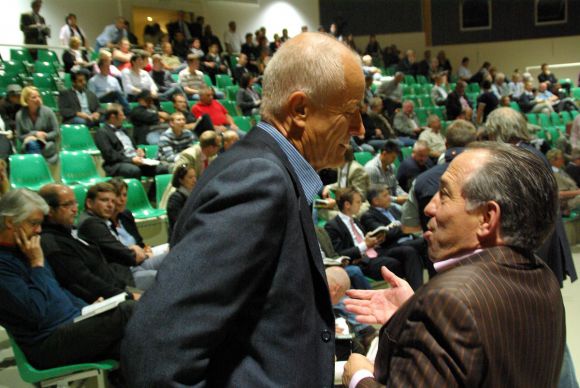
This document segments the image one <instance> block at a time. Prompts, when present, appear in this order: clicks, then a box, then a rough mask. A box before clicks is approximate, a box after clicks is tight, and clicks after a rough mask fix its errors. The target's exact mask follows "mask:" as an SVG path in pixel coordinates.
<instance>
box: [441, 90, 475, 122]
mask: <svg viewBox="0 0 580 388" xmlns="http://www.w3.org/2000/svg"><path fill="white" fill-rule="evenodd" d="M464 97H465V99H466V100H467V95H466V96H464ZM467 104H468V105H469V106H470V107H471V103H470V102H469V100H468V101H467ZM445 109H446V111H447V120H455V119H456V118H457V116H459V115H460V114H461V111H462V108H461V102H460V96H459V94H457V92H456V91H453V92H451V93H449V95H448V96H447V102H446V103H445Z"/></svg>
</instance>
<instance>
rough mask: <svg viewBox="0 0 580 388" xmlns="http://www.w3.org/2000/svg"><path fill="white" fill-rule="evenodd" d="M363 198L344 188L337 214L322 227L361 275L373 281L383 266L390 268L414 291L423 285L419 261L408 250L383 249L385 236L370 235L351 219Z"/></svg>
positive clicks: (357, 193) (339, 198)
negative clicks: (359, 268)
mask: <svg viewBox="0 0 580 388" xmlns="http://www.w3.org/2000/svg"><path fill="white" fill-rule="evenodd" d="M362 199H363V198H362V195H361V194H360V193H359V192H358V191H356V190H355V189H353V188H346V189H344V190H342V191H341V192H340V193H339V194H338V201H337V205H338V209H339V210H340V213H339V214H338V215H337V216H336V217H335V218H333V219H332V220H330V221H328V222H327V223H326V225H325V226H324V229H326V231H327V233H328V236H329V237H330V239H331V241H332V246H333V247H334V249H335V250H336V252H338V254H339V255H342V256H348V257H350V258H351V259H352V260H353V263H354V264H357V265H359V266H360V267H361V269H362V271H363V273H364V274H365V275H366V276H369V277H371V278H373V279H376V280H379V279H381V275H380V269H381V267H382V266H387V267H389V268H391V269H392V270H393V271H395V272H396V273H398V274H400V275H401V276H403V277H405V278H406V279H408V281H409V282H410V283H411V284H412V286H413V289H415V288H418V287H419V286H420V285H421V284H423V268H422V265H421V259H420V258H419V256H418V255H417V254H416V253H415V251H413V248H409V247H394V248H391V247H389V248H387V249H383V248H382V246H381V244H382V243H383V241H384V240H385V236H386V234H385V233H384V232H383V233H380V234H378V235H374V236H373V235H371V234H370V233H369V232H371V231H372V229H371V230H367V229H365V228H364V227H363V225H362V224H361V223H360V222H359V221H358V220H355V219H354V216H355V215H357V214H358V213H359V210H360V207H361V205H362Z"/></svg>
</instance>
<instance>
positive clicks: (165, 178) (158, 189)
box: [155, 174, 173, 207]
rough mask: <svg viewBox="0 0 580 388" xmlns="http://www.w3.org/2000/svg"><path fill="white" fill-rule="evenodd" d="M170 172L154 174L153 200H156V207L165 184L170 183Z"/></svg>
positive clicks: (171, 176)
mask: <svg viewBox="0 0 580 388" xmlns="http://www.w3.org/2000/svg"><path fill="white" fill-rule="evenodd" d="M172 178H173V175H172V174H160V175H156V176H155V201H156V202H157V207H159V203H161V197H163V193H164V192H165V189H166V188H167V186H169V185H170V184H171V179H172Z"/></svg>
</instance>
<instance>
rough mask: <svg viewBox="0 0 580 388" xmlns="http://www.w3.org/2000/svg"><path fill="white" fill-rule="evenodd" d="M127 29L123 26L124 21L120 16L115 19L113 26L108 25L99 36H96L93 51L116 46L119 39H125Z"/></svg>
mask: <svg viewBox="0 0 580 388" xmlns="http://www.w3.org/2000/svg"><path fill="white" fill-rule="evenodd" d="M127 37H128V34H127V27H126V25H125V19H123V18H122V17H121V16H119V17H118V18H116V19H115V24H109V25H107V26H106V27H105V28H104V29H103V32H101V34H100V35H99V36H97V41H96V43H95V51H99V50H100V49H101V48H103V47H105V48H107V47H108V48H113V47H114V45H116V44H118V43H119V42H120V41H121V39H123V38H125V39H126V38H127Z"/></svg>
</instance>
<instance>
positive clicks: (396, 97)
mask: <svg viewBox="0 0 580 388" xmlns="http://www.w3.org/2000/svg"><path fill="white" fill-rule="evenodd" d="M403 79H405V74H403V73H401V72H400V71H398V72H397V73H395V77H394V78H393V79H392V80H390V81H384V82H383V83H382V84H381V85H380V86H379V89H378V90H377V94H378V96H379V97H380V98H382V99H383V107H384V109H385V112H386V115H387V116H389V117H393V114H394V113H395V110H397V109H399V108H400V107H401V106H402V105H401V102H402V101H403V85H401V83H402V82H403Z"/></svg>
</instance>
